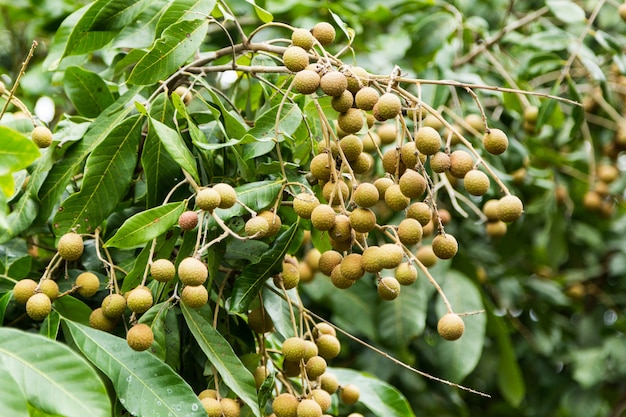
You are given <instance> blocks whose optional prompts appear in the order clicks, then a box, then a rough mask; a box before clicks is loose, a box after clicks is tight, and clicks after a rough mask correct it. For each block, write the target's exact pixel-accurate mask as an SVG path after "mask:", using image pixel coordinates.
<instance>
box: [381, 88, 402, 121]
mask: <svg viewBox="0 0 626 417" xmlns="http://www.w3.org/2000/svg"><path fill="white" fill-rule="evenodd" d="M401 110H402V102H401V101H400V98H399V97H398V96H396V95H395V94H393V93H385V94H383V95H382V96H380V98H379V99H378V102H376V107H375V110H374V116H375V117H376V118H377V119H380V120H389V119H393V118H394V117H396V116H397V115H399V114H400V111H401Z"/></svg>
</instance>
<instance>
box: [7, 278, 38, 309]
mask: <svg viewBox="0 0 626 417" xmlns="http://www.w3.org/2000/svg"><path fill="white" fill-rule="evenodd" d="M36 288H37V282H35V281H34V280H32V279H30V278H25V279H21V280H19V281H17V282H16V283H15V286H14V287H13V297H14V298H15V301H17V302H18V303H20V304H26V302H27V301H28V299H29V298H30V297H32V296H33V295H34V294H35V289H36Z"/></svg>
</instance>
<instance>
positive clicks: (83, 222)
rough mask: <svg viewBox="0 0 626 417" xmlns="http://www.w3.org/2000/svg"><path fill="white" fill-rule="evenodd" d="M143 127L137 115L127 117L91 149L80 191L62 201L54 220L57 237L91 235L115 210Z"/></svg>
mask: <svg viewBox="0 0 626 417" xmlns="http://www.w3.org/2000/svg"><path fill="white" fill-rule="evenodd" d="M142 124H143V119H142V118H141V117H140V116H139V115H135V116H131V117H129V118H128V119H126V120H124V121H123V122H122V123H120V124H119V125H117V126H116V127H115V128H114V129H113V130H112V131H111V133H110V134H109V135H108V136H107V137H106V139H105V140H104V141H103V142H102V143H101V144H100V145H99V146H97V147H96V148H95V149H94V151H93V153H92V154H91V155H90V156H89V158H88V160H87V165H86V167H85V178H84V179H83V185H82V188H81V190H80V191H79V192H78V193H76V194H72V195H71V196H70V197H68V198H67V199H66V200H65V201H63V203H62V204H61V206H60V207H59V212H58V213H57V215H56V216H55V217H54V227H55V229H56V231H57V233H59V234H63V233H67V232H68V231H69V230H75V231H76V232H77V233H87V232H91V231H93V230H95V228H96V227H98V225H99V224H100V223H101V222H102V221H103V220H104V219H105V218H106V217H107V216H108V215H109V214H111V212H112V211H113V210H114V209H115V207H116V206H117V203H118V202H119V200H120V199H121V198H122V196H123V195H124V193H125V192H126V189H127V188H128V186H129V184H130V180H131V178H132V175H133V171H134V169H135V165H136V164H137V147H138V145H139V139H140V137H141V127H142Z"/></svg>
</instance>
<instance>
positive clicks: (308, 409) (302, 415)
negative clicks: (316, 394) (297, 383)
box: [296, 399, 322, 417]
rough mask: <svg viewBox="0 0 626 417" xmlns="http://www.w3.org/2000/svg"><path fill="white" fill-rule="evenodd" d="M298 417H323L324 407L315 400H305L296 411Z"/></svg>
mask: <svg viewBox="0 0 626 417" xmlns="http://www.w3.org/2000/svg"><path fill="white" fill-rule="evenodd" d="M296 414H297V417H322V407H320V405H319V404H318V403H316V402H315V400H310V399H304V400H302V401H300V404H298V408H297V409H296Z"/></svg>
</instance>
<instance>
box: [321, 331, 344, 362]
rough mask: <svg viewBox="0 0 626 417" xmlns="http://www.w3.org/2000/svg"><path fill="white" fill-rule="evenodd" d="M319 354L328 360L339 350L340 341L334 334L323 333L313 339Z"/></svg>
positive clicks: (337, 353) (335, 355)
mask: <svg viewBox="0 0 626 417" xmlns="http://www.w3.org/2000/svg"><path fill="white" fill-rule="evenodd" d="M315 344H316V345H317V349H318V351H319V356H321V357H322V358H324V359H326V360H329V359H333V358H335V357H337V355H339V352H340V351H341V343H340V342H339V339H337V337H336V336H333V335H331V334H323V335H321V336H319V337H318V338H317V339H316V340H315Z"/></svg>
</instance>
